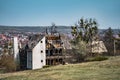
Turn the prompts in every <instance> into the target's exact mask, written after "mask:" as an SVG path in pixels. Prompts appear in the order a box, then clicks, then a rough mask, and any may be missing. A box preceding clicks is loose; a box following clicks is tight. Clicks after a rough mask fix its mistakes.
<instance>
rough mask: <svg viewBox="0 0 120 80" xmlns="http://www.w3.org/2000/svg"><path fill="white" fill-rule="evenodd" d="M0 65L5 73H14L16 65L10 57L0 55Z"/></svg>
mask: <svg viewBox="0 0 120 80" xmlns="http://www.w3.org/2000/svg"><path fill="white" fill-rule="evenodd" d="M0 65H1V66H2V67H3V68H5V72H13V71H16V64H15V62H14V59H13V57H12V56H11V55H2V56H1V59H0Z"/></svg>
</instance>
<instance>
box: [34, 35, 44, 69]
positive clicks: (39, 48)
mask: <svg viewBox="0 0 120 80" xmlns="http://www.w3.org/2000/svg"><path fill="white" fill-rule="evenodd" d="M44 65H46V44H45V37H43V39H41V40H40V41H39V42H38V44H37V45H36V46H35V47H34V48H33V50H32V69H39V68H42V67H43V66H44Z"/></svg>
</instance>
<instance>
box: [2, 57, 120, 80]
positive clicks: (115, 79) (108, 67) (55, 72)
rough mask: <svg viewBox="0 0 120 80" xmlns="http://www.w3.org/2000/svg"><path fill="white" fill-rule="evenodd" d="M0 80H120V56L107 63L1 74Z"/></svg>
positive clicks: (60, 66)
mask: <svg viewBox="0 0 120 80" xmlns="http://www.w3.org/2000/svg"><path fill="white" fill-rule="evenodd" d="M0 80H120V56H116V57H110V58H109V59H108V60H105V61H95V62H86V63H80V64H68V65H59V66H52V67H49V68H43V69H39V70H26V71H20V72H14V73H5V74H3V73H0Z"/></svg>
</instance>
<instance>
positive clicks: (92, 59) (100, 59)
mask: <svg viewBox="0 0 120 80" xmlns="http://www.w3.org/2000/svg"><path fill="white" fill-rule="evenodd" d="M107 59H108V58H107V57H105V56H96V57H92V58H87V59H86V61H103V60H107Z"/></svg>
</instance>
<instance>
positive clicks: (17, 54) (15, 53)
mask: <svg viewBox="0 0 120 80" xmlns="http://www.w3.org/2000/svg"><path fill="white" fill-rule="evenodd" d="M14 60H15V62H17V63H18V64H19V48H18V38H17V37H14Z"/></svg>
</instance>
